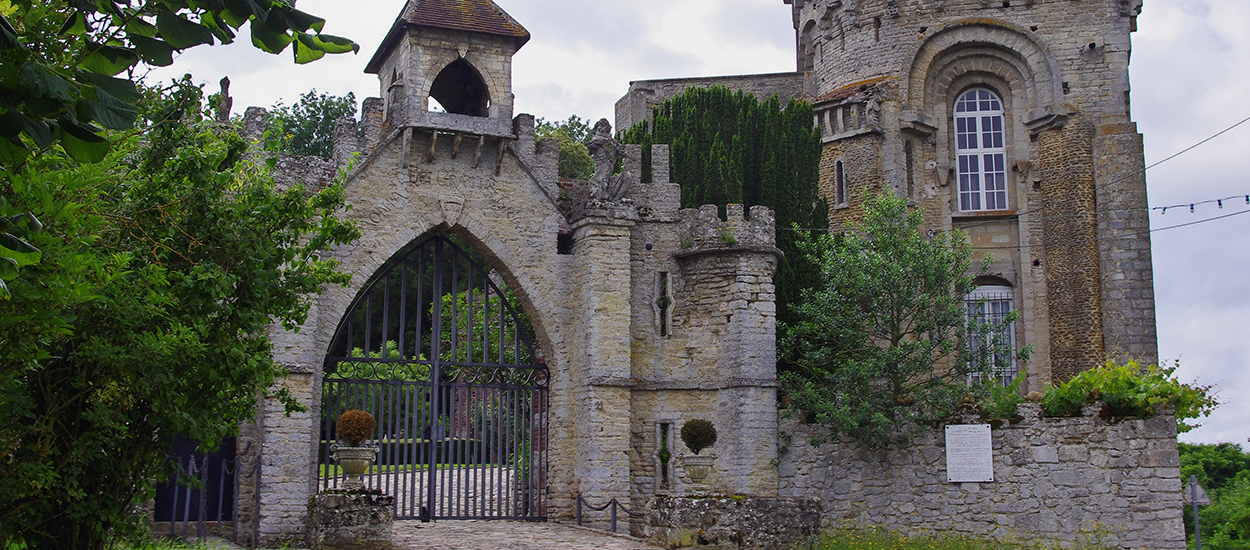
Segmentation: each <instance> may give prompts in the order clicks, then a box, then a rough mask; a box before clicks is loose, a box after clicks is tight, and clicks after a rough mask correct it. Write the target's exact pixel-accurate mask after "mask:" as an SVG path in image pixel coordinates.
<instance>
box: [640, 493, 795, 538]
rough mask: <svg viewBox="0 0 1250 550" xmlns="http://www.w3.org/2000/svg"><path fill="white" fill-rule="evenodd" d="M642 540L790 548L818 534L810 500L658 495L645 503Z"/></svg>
mask: <svg viewBox="0 0 1250 550" xmlns="http://www.w3.org/2000/svg"><path fill="white" fill-rule="evenodd" d="M646 514H647V522H646V525H645V527H644V533H643V536H644V537H645V538H646V539H647V542H649V543H651V544H656V545H659V546H662V547H664V548H685V547H699V548H707V549H709V550H718V549H725V550H730V549H733V550H737V549H740V548H757V549H761V550H782V549H786V548H792V547H794V546H796V545H800V544H802V543H805V542H807V541H810V540H811V539H812V537H814V536H816V535H818V534H819V532H820V501H819V500H817V499H814V498H768V497H743V496H721V495H708V496H663V495H661V496H657V497H654V498H652V499H651V500H650V502H649V503H648V504H647V510H646Z"/></svg>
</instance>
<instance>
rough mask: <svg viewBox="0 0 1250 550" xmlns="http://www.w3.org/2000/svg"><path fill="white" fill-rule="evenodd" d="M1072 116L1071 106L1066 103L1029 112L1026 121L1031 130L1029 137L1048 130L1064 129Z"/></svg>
mask: <svg viewBox="0 0 1250 550" xmlns="http://www.w3.org/2000/svg"><path fill="white" fill-rule="evenodd" d="M1071 114H1072V107H1071V106H1069V105H1067V104H1066V103H1054V104H1051V105H1047V106H1045V107H1040V108H1037V109H1033V110H1032V111H1029V115H1028V119H1026V120H1025V121H1024V124H1025V126H1027V127H1028V128H1029V135H1031V136H1036V135H1038V134H1040V133H1042V132H1045V131H1046V130H1058V129H1059V128H1063V126H1064V125H1065V124H1067V123H1068V116H1069V115H1071Z"/></svg>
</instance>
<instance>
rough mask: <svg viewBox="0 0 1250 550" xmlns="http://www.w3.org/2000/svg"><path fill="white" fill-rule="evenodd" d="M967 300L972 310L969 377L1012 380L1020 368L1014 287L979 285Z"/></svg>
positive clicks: (1007, 381) (971, 378)
mask: <svg viewBox="0 0 1250 550" xmlns="http://www.w3.org/2000/svg"><path fill="white" fill-rule="evenodd" d="M964 304H965V306H966V308H967V312H968V351H969V352H970V355H971V357H972V360H971V364H970V365H969V368H968V381H969V382H980V381H982V380H989V379H992V380H996V381H998V382H999V383H1001V384H1003V385H1007V384H1010V383H1011V381H1012V380H1015V378H1016V372H1017V369H1016V357H1015V356H1016V345H1015V344H1016V342H1015V330H1014V327H1013V326H1012V325H1013V323H1012V315H1011V311H1012V291H1011V287H1009V286H996V285H994V286H979V287H977V289H976V290H974V291H972V292H971V293H969V294H968V296H967V297H965V300H964Z"/></svg>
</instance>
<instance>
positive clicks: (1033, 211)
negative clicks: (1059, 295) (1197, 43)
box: [963, 117, 1250, 227]
mask: <svg viewBox="0 0 1250 550" xmlns="http://www.w3.org/2000/svg"><path fill="white" fill-rule="evenodd" d="M1246 122H1250V117H1246V118H1243V119H1241V120H1240V121H1238V122H1237V123H1236V124H1233V125H1232V126H1229V127H1227V128H1225V129H1223V130H1220V131H1219V132H1216V133H1214V134H1212V135H1210V136H1208V137H1207V138H1206V139H1203V140H1202V141H1199V142H1198V143H1195V144H1193V145H1190V146H1189V147H1186V148H1184V149H1181V150H1180V151H1177V152H1176V153H1173V154H1172V155H1170V156H1168V157H1167V158H1165V159H1163V160H1160V161H1158V162H1155V163H1153V164H1151V165H1149V166H1147V167H1145V168H1142V169H1141V170H1135V171H1133V172H1132V173H1129V174H1124V175H1123V176H1120V177H1118V178H1116V179H1113V180H1111V181H1109V182H1107V183H1104V184H1102V185H1099V186H1096V187H1094V191H1095V192H1097V191H1098V190H1099V189H1102V188H1104V187H1108V186H1111V185H1115V184H1117V183H1120V182H1122V181H1124V180H1126V179H1129V178H1134V177H1137V176H1140V175H1142V174H1145V173H1146V171H1147V170H1149V169H1151V168H1154V167H1156V166H1159V165H1160V164H1163V163H1165V162H1168V161H1170V160H1172V159H1174V158H1176V157H1179V156H1181V155H1183V154H1185V153H1188V152H1190V151H1192V150H1194V149H1197V148H1198V147H1199V146H1202V145H1204V144H1206V143H1207V142H1209V141H1211V140H1213V139H1215V138H1217V137H1220V136H1222V135H1224V134H1226V133H1228V132H1229V131H1231V130H1232V129H1234V128H1236V127H1238V126H1241V125H1242V124H1245V123H1246ZM1042 208H1044V207H1042V206H1037V207H1034V208H1030V209H1028V210H1025V211H1024V212H1020V213H1017V214H1016V215H1017V216H1019V215H1022V214H1036V213H1038V212H1041V211H1042ZM1169 208H1170V207H1169ZM997 221H998V220H992V221H983V222H974V223H970V224H967V225H964V226H963V227H977V226H981V225H988V224H991V223H996V222H997Z"/></svg>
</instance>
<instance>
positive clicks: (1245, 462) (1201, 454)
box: [1177, 443, 1250, 491]
mask: <svg viewBox="0 0 1250 550" xmlns="http://www.w3.org/2000/svg"><path fill="white" fill-rule="evenodd" d="M1177 446H1178V447H1179V448H1180V453H1181V479H1183V480H1185V481H1186V482H1188V481H1189V476H1191V475H1196V476H1198V484H1199V485H1202V488H1203V489H1206V490H1209V491H1217V490H1220V489H1223V488H1224V487H1225V486H1226V485H1228V484H1229V483H1230V482H1232V480H1233V478H1235V477H1237V474H1239V473H1241V472H1243V471H1247V470H1250V454H1247V453H1246V452H1245V451H1244V450H1242V448H1241V445H1239V444H1237V443H1215V444H1190V443H1178V444H1177Z"/></svg>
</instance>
